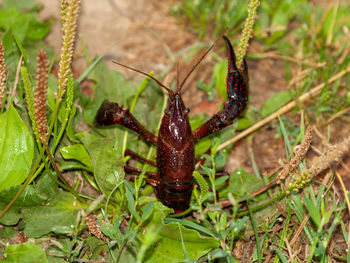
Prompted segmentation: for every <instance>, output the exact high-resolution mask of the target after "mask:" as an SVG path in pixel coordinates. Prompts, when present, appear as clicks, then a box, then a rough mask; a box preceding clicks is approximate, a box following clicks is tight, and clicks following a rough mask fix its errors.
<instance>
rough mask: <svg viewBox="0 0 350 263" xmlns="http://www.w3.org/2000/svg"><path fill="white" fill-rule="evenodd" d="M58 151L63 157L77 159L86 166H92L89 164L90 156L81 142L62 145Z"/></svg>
mask: <svg viewBox="0 0 350 263" xmlns="http://www.w3.org/2000/svg"><path fill="white" fill-rule="evenodd" d="M60 152H61V154H62V156H63V158H64V159H73V160H77V161H79V162H81V163H83V164H85V165H86V166H87V167H89V168H92V166H91V158H90V155H89V153H88V152H87V150H86V149H85V147H84V145H82V144H74V145H69V146H66V147H63V148H61V149H60Z"/></svg>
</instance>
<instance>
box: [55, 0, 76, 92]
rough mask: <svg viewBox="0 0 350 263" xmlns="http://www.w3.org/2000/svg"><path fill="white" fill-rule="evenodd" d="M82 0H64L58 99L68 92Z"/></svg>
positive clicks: (62, 4) (62, 5)
mask: <svg viewBox="0 0 350 263" xmlns="http://www.w3.org/2000/svg"><path fill="white" fill-rule="evenodd" d="M79 4H80V0H62V2H61V20H62V35H63V40H62V47H61V59H60V62H59V71H58V99H60V98H61V97H62V96H63V95H64V93H65V92H66V87H67V81H68V74H69V72H70V71H71V70H70V66H71V63H72V58H73V48H74V41H75V36H76V28H77V21H78V13H79Z"/></svg>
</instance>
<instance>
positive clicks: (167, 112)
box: [164, 108, 169, 116]
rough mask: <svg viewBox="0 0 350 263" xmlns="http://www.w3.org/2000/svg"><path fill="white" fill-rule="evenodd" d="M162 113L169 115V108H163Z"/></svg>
mask: <svg viewBox="0 0 350 263" xmlns="http://www.w3.org/2000/svg"><path fill="white" fill-rule="evenodd" d="M164 114H165V115H166V116H169V109H168V108H165V110H164Z"/></svg>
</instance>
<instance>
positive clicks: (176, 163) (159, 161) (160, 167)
mask: <svg viewBox="0 0 350 263" xmlns="http://www.w3.org/2000/svg"><path fill="white" fill-rule="evenodd" d="M223 39H224V41H225V44H226V47H227V53H228V72H227V77H226V85H227V95H228V102H227V103H224V106H223V108H222V110H221V111H219V112H217V113H216V114H214V115H213V116H212V117H211V118H210V119H209V120H208V121H206V122H205V123H204V124H202V125H201V126H200V127H199V128H197V129H195V130H194V131H192V129H191V126H190V122H189V119H188V113H189V109H187V108H186V107H185V104H184V102H183V100H182V98H181V89H182V87H183V85H184V83H185V81H186V80H187V78H188V76H189V75H190V74H191V73H192V72H193V70H194V69H195V68H196V67H197V66H198V64H199V63H200V61H201V60H202V59H203V58H204V57H205V55H206V54H207V53H208V52H209V51H210V49H211V48H212V47H211V48H210V49H209V50H207V52H206V54H205V55H204V56H203V57H202V58H201V59H200V60H199V61H198V63H197V64H196V65H195V66H194V67H193V68H192V70H191V71H190V72H189V73H188V75H187V77H186V78H185V79H184V80H183V81H182V83H181V84H179V83H177V87H176V90H175V91H173V90H171V89H169V88H168V87H166V86H165V85H163V84H162V83H161V82H160V81H158V80H157V79H155V78H154V77H153V76H150V75H148V74H147V73H144V72H142V71H140V70H137V69H134V68H131V67H128V66H125V65H123V64H120V63H117V64H119V65H121V66H124V67H126V68H129V69H132V70H134V71H137V72H139V73H141V74H143V75H146V76H149V77H150V78H151V79H153V80H154V81H156V82H157V83H158V85H159V86H160V87H162V88H164V89H165V90H166V91H167V93H168V95H169V101H168V106H167V108H166V109H165V111H164V116H163V119H162V121H161V125H160V128H159V133H158V136H156V135H155V134H153V133H152V132H150V131H148V130H147V129H146V128H145V127H143V126H142V125H141V124H140V122H138V121H137V120H136V118H135V117H134V116H133V115H132V114H131V113H130V112H129V110H128V109H123V107H122V106H119V105H118V103H116V102H109V101H105V102H104V103H103V104H102V105H101V107H100V108H99V110H98V112H97V116H96V121H97V123H98V124H99V125H102V126H107V125H113V124H120V125H122V126H124V127H126V128H128V129H130V130H132V131H134V132H136V133H138V134H139V135H141V137H143V138H144V139H145V140H146V141H147V142H148V143H151V144H153V145H155V146H156V148H157V155H156V162H154V161H151V160H148V159H146V158H144V157H142V156H140V155H138V154H137V153H135V152H133V151H131V150H128V149H127V150H126V151H125V155H129V156H133V157H134V158H136V159H139V160H141V161H143V162H146V163H149V164H151V165H153V166H156V167H157V172H155V173H152V172H146V174H147V175H148V178H147V182H149V183H151V184H152V185H153V186H154V189H155V194H156V196H157V198H158V200H160V201H161V202H162V203H163V204H164V205H166V206H168V207H170V208H173V209H174V212H175V213H180V212H183V211H184V210H186V209H187V208H188V207H189V205H190V200H191V194H192V189H193V175H192V173H193V171H194V168H195V151H194V145H195V143H196V142H198V141H199V140H201V139H202V138H204V137H206V136H208V135H210V134H212V133H214V132H217V131H219V130H221V129H223V128H225V127H226V126H228V125H231V124H232V122H233V120H234V119H235V118H236V117H238V116H239V115H240V114H241V112H242V111H243V110H244V108H245V107H246V105H247V100H248V70H247V65H246V63H245V61H243V69H242V70H240V69H238V68H237V66H236V58H235V53H234V50H233V48H232V45H231V43H230V41H229V40H228V38H227V37H226V36H223ZM124 170H125V172H126V173H133V174H141V173H142V171H141V170H139V169H136V168H134V167H131V166H129V165H125V166H124Z"/></svg>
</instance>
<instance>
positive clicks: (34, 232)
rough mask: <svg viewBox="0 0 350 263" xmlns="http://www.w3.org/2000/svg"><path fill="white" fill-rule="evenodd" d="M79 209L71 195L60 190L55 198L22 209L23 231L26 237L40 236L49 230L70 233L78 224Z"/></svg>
mask: <svg viewBox="0 0 350 263" xmlns="http://www.w3.org/2000/svg"><path fill="white" fill-rule="evenodd" d="M79 209H81V207H80V205H79V203H78V201H77V200H76V199H75V197H74V196H73V195H71V194H70V193H68V192H64V191H60V192H59V193H58V194H57V195H56V196H55V199H53V200H50V201H48V202H46V203H43V204H42V205H40V206H35V207H31V208H25V209H23V210H22V213H23V215H24V216H23V221H24V223H25V227H24V230H23V232H24V233H25V234H26V235H27V236H28V237H41V236H43V235H46V234H48V233H50V232H55V233H58V234H71V233H72V232H73V231H74V229H75V227H76V226H77V224H78V218H77V213H78V210H79Z"/></svg>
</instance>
